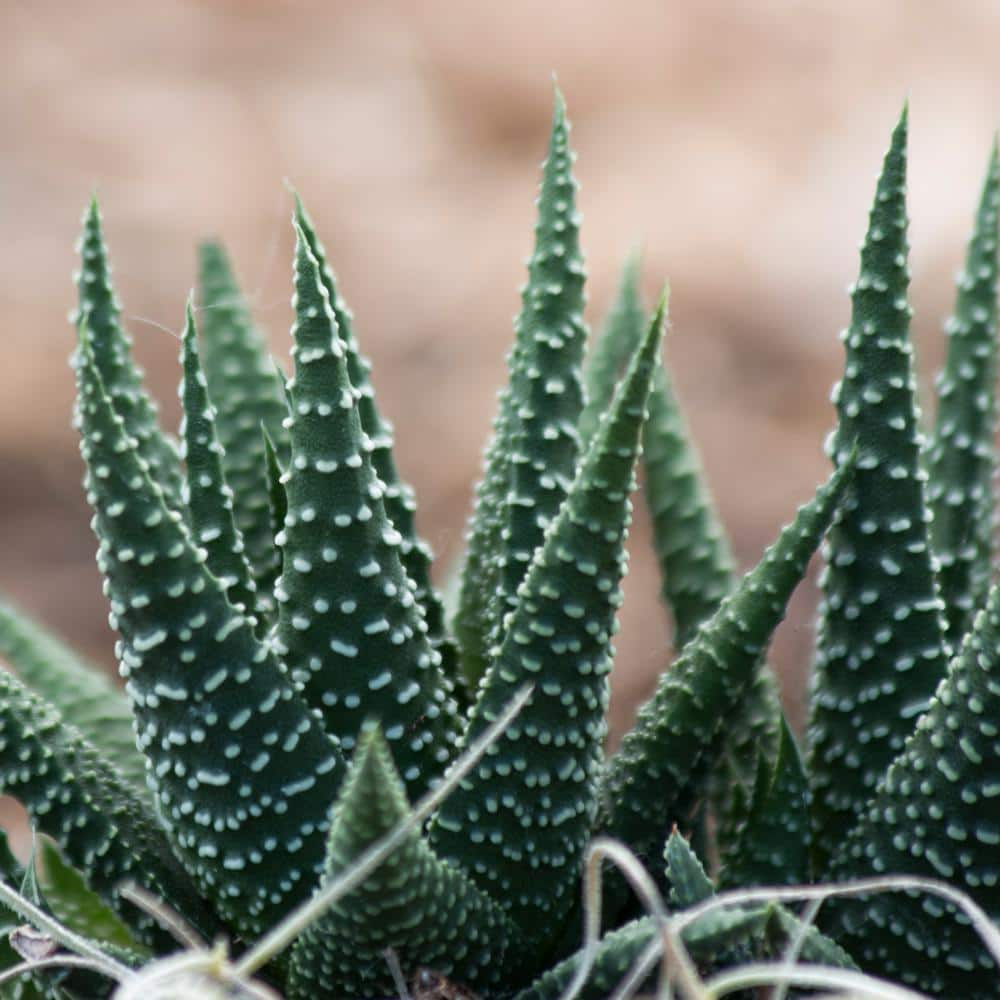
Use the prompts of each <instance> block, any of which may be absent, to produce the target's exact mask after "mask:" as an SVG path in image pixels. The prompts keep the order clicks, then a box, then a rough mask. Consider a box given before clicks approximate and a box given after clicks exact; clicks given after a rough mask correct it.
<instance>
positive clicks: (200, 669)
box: [74, 330, 343, 935]
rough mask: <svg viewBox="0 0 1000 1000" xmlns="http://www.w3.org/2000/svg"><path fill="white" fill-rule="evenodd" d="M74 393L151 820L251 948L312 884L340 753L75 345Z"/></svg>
mask: <svg viewBox="0 0 1000 1000" xmlns="http://www.w3.org/2000/svg"><path fill="white" fill-rule="evenodd" d="M77 386H78V393H79V396H78V405H77V414H78V423H79V426H80V429H81V432H82V438H81V445H80V450H81V452H82V454H83V457H84V460H85V462H86V465H87V481H86V485H87V491H88V497H89V499H90V501H91V504H92V506H93V507H94V510H95V514H96V516H95V518H94V522H93V524H94V529H95V532H96V534H97V537H98V540H99V542H100V545H99V548H98V566H99V567H100V569H101V572H102V573H103V574H104V577H105V580H106V584H107V593H108V596H109V598H110V601H111V621H112V625H113V626H114V627H116V628H117V629H118V631H119V633H120V635H121V643H120V646H119V656H120V659H121V671H122V676H123V677H125V678H126V691H127V692H128V695H129V698H130V699H131V702H132V707H133V711H134V713H135V716H136V721H137V727H138V729H137V731H138V742H139V746H140V748H141V749H142V751H143V752H144V753H145V754H146V757H147V759H148V760H149V762H150V765H151V769H150V772H149V780H150V785H151V788H152V790H153V793H154V795H155V797H156V801H157V805H158V808H159V814H160V817H161V818H162V821H163V823H164V824H165V826H166V828H167V830H168V833H169V835H170V838H171V842H172V845H173V847H174V850H175V851H176V852H177V855H178V856H179V857H180V858H181V859H182V860H183V862H184V865H185V867H186V868H187V869H188V871H190V872H191V873H192V875H193V876H194V878H195V880H196V882H197V884H198V886H199V888H200V889H201V891H202V892H204V893H205V895H206V896H207V897H208V898H209V899H210V900H211V901H212V902H213V903H214V905H215V906H216V908H217V909H218V911H219V913H220V914H222V915H223V917H225V919H227V920H228V921H230V922H231V923H232V924H233V925H234V926H235V927H236V928H237V929H238V930H239V931H241V932H242V933H243V934H246V935H257V934H259V933H260V932H261V931H263V930H264V929H265V928H268V927H270V926H272V925H273V924H274V923H275V921H276V920H277V919H278V918H279V917H280V916H281V915H283V914H284V913H285V912H286V911H287V910H288V909H289V908H290V907H292V906H294V905H295V904H296V903H297V902H299V901H300V900H302V899H303V898H305V896H307V895H308V893H309V892H310V891H311V889H312V887H313V886H314V885H315V881H316V878H317V876H318V874H319V871H320V869H321V867H322V861H323V840H324V833H325V831H326V828H327V823H328V818H327V807H328V804H329V802H330V801H331V799H332V798H333V794H334V791H335V789H336V787H337V785H338V783H339V780H340V778H341V776H342V773H343V772H342V766H343V765H342V760H341V757H340V753H339V751H338V748H337V746H336V744H335V743H334V742H333V741H332V740H331V739H330V737H328V736H327V734H326V733H325V732H324V731H323V727H322V725H321V724H320V723H319V722H318V720H317V718H316V717H315V716H314V714H313V713H312V712H311V711H310V710H309V708H308V707H307V706H306V704H305V703H304V702H303V701H302V700H301V698H300V697H299V695H298V694H297V692H296V690H295V688H294V687H293V685H292V682H291V680H290V678H289V677H288V676H287V674H286V672H285V670H284V668H283V667H282V666H281V665H280V664H279V663H278V662H277V661H276V660H275V658H274V656H273V654H272V653H271V651H270V650H269V648H268V647H267V646H264V645H262V644H261V643H259V642H258V641H257V640H256V638H255V637H254V635H253V632H252V630H251V628H250V626H249V625H248V624H247V622H246V620H245V619H244V618H243V617H242V616H241V615H240V614H239V613H238V612H237V611H235V610H234V609H233V608H232V606H231V605H230V604H229V601H228V600H227V599H226V595H225V592H224V590H223V589H222V586H221V584H220V583H219V581H218V580H217V579H216V578H215V577H214V576H212V574H211V573H209V571H208V570H207V569H206V567H205V565H204V561H203V557H202V556H201V555H200V554H199V551H198V549H197V548H196V547H195V545H194V543H193V542H192V540H191V537H190V534H189V533H188V530H187V528H186V526H185V525H184V524H183V522H182V521H181V520H180V515H178V514H176V513H174V512H172V511H170V510H169V509H168V508H167V507H166V505H165V503H164V499H163V495H162V493H161V491H160V490H159V488H158V487H157V486H156V485H155V484H154V483H153V482H152V480H151V479H150V478H149V475H148V473H147V471H146V463H145V462H144V461H143V460H142V458H141V456H140V455H139V454H138V453H137V451H136V448H135V444H134V440H133V439H132V438H130V437H129V436H128V435H127V434H126V432H125V428H124V426H123V424H122V421H121V418H120V417H118V415H117V414H116V413H115V411H114V410H113V409H112V407H111V404H110V401H109V399H108V397H107V394H106V393H105V391H104V386H103V383H102V381H101V377H100V373H99V372H98V370H97V365H96V362H95V360H94V355H93V350H92V346H91V343H90V339H89V336H88V335H87V333H86V330H85V331H84V336H83V338H82V342H81V347H80V350H79V352H78V358H77ZM74 861H75V859H74Z"/></svg>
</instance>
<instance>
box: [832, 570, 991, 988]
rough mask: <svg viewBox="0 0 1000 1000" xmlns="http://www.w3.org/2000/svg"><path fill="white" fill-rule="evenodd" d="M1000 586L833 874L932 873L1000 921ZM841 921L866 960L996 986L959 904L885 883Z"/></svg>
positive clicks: (924, 984)
mask: <svg viewBox="0 0 1000 1000" xmlns="http://www.w3.org/2000/svg"><path fill="white" fill-rule="evenodd" d="M998 720H1000V586H994V587H993V589H992V591H991V592H990V595H989V600H988V602H987V605H986V608H985V609H984V610H983V611H981V612H980V613H979V614H978V615H977V617H976V623H975V626H974V628H973V630H972V632H971V633H970V635H969V636H968V638H967V639H966V641H965V643H964V644H963V645H962V649H961V652H960V653H959V654H958V656H956V657H955V659H953V660H952V662H951V664H950V666H949V668H948V672H947V675H946V676H945V678H944V680H943V681H942V682H941V684H940V686H939V687H938V689H937V692H936V693H935V695H934V698H933V700H932V701H931V705H930V708H929V709H928V711H927V712H926V713H925V714H924V715H922V716H921V718H920V720H919V722H918V723H917V726H916V730H915V732H914V733H913V734H912V735H911V736H910V738H909V739H908V740H907V742H906V745H905V747H904V749H903V751H902V753H900V754H899V756H898V757H897V758H896V759H895V760H894V761H893V762H892V764H891V765H890V767H889V768H888V770H887V771H886V773H885V775H884V776H883V777H882V780H881V781H880V782H879V785H878V788H877V789H876V792H875V796H874V798H873V799H872V800H871V801H870V802H869V803H868V805H866V806H865V808H864V810H863V811H862V813H861V816H860V818H859V820H858V822H857V824H856V826H855V827H854V829H853V830H852V831H851V832H850V835H849V836H846V837H845V836H844V835H843V833H842V832H840V831H838V832H839V833H840V836H838V838H837V842H838V851H837V854H836V855H835V857H834V862H833V869H832V870H833V873H834V875H835V876H837V877H838V878H842V877H845V876H864V875H882V874H886V875H889V874H891V875H900V874H903V875H906V874H913V875H926V876H930V877H932V878H938V879H944V880H945V881H946V882H949V883H951V884H952V885H954V886H955V887H957V888H959V889H963V890H964V891H965V892H967V893H969V895H971V896H972V897H973V899H975V900H976V902H978V903H979V905H980V906H982V907H983V909H984V910H986V912H987V913H988V914H989V915H990V917H991V918H992V919H993V920H994V921H996V922H1000V852H998V847H1000V740H998V733H1000V726H998ZM831 912H832V913H833V917H834V919H833V921H832V924H831V927H832V929H833V931H834V935H835V936H836V937H837V939H838V940H841V941H842V942H843V943H844V944H845V945H846V946H847V947H848V948H849V949H850V950H851V951H852V952H853V953H854V954H855V955H857V957H858V958H859V960H860V961H861V964H862V965H863V966H864V967H865V968H870V969H872V970H875V971H878V972H879V973H881V974H884V975H887V976H890V977H893V978H897V979H899V980H901V981H902V982H904V983H907V984H908V985H912V986H916V987H917V988H919V989H921V990H924V991H926V992H928V993H931V994H933V995H935V996H945V997H963V998H966V997H968V998H969V1000H977V998H981V1000H986V998H987V997H989V998H993V997H995V996H996V985H997V983H998V982H1000V969H997V967H996V965H995V964H994V963H993V962H992V961H991V960H990V957H989V955H988V954H987V952H986V950H985V948H984V946H983V944H982V942H981V941H980V939H979V937H978V935H977V934H976V933H975V932H974V931H973V930H972V929H971V928H970V927H969V925H968V920H967V918H965V917H964V916H961V915H958V914H956V913H955V911H954V909H953V907H951V905H950V904H947V903H945V902H943V901H942V900H941V899H939V898H936V897H931V896H926V895H923V894H920V895H904V894H902V893H882V894H878V895H873V896H871V897H869V898H866V899H864V900H863V901H858V902H847V901H844V902H842V903H838V904H837V906H836V908H835V909H833V910H831Z"/></svg>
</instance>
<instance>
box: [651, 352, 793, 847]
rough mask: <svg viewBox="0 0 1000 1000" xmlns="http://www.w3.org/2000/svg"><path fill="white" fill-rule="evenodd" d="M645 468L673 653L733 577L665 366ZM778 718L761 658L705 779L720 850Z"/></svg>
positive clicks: (773, 743)
mask: <svg viewBox="0 0 1000 1000" xmlns="http://www.w3.org/2000/svg"><path fill="white" fill-rule="evenodd" d="M643 466H644V468H645V471H646V502H647V504H648V506H649V510H650V514H651V516H652V521H653V547H654V548H655V550H656V555H657V560H658V562H659V566H660V593H661V596H662V597H663V601H664V603H665V604H666V606H667V607H668V608H669V609H670V611H671V614H672V615H673V625H674V648H675V649H676V650H678V651H680V650H683V649H684V647H685V646H686V645H687V644H688V642H690V641H691V640H692V639H693V638H694V636H695V635H696V633H697V631H698V629H699V628H700V627H701V626H702V624H703V623H704V622H706V621H707V620H708V619H709V618H711V616H712V615H713V614H715V612H716V610H717V609H718V607H719V605H720V604H721V603H722V599H723V598H724V597H725V596H726V594H728V593H730V591H732V589H733V587H734V586H735V585H736V575H735V566H734V562H733V557H732V553H731V552H730V550H729V542H728V540H727V538H726V533H725V530H724V528H723V527H722V522H721V520H720V519H719V516H718V513H717V511H716V509H715V504H714V503H713V501H712V497H711V494H710V493H709V490H708V486H707V483H706V478H705V474H704V472H703V470H702V465H701V460H700V459H699V457H698V453H697V450H696V449H695V447H694V444H693V443H692V440H691V435H690V432H689V431H688V427H687V421H686V420H685V419H684V414H683V412H682V410H681V407H680V404H679V402H678V400H677V396H676V394H675V393H674V389H673V385H672V384H671V381H670V377H669V375H668V374H667V371H666V369H665V368H664V367H663V366H662V365H661V366H660V367H659V368H658V369H657V371H656V374H655V376H654V380H653V390H652V392H651V393H650V397H649V420H648V421H647V423H646V428H645V431H644V432H643ZM780 719H781V704H780V701H779V698H778V688H777V684H776V682H775V679H774V675H773V673H772V671H771V668H770V667H769V666H768V664H767V661H766V660H765V658H764V657H761V658H760V661H759V662H758V664H757V666H756V668H755V671H754V677H753V681H752V683H751V685H750V687H749V689H748V690H747V691H746V693H745V696H744V697H743V699H742V701H741V702H740V705H739V708H738V710H737V712H736V714H735V715H734V716H733V717H732V718H731V719H730V720H729V723H728V725H727V727H726V740H725V744H724V746H723V747H722V753H721V758H720V760H719V763H718V766H717V767H716V768H715V769H714V771H713V772H712V774H711V775H710V778H709V788H708V790H707V803H710V804H711V807H712V810H711V811H712V812H713V813H714V816H715V819H716V828H717V838H718V841H719V843H720V845H721V846H722V848H723V849H726V848H727V847H729V846H731V845H732V841H733V839H734V838H735V837H736V836H737V831H738V829H739V825H740V818H739V816H738V813H739V809H738V806H737V800H738V799H739V797H740V796H741V795H743V794H749V792H750V790H751V788H752V785H753V761H754V760H756V758H757V754H758V753H761V752H763V753H765V754H767V755H771V754H773V753H774V751H775V750H776V748H777V745H778V730H779V723H780Z"/></svg>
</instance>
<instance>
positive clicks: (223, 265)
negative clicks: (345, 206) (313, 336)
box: [199, 243, 287, 602]
mask: <svg viewBox="0 0 1000 1000" xmlns="http://www.w3.org/2000/svg"><path fill="white" fill-rule="evenodd" d="M199 270H200V276H199V284H200V289H199V304H200V307H201V309H200V312H201V337H202V343H203V347H204V352H203V358H204V367H205V377H206V379H207V381H208V394H209V397H210V398H211V400H212V404H213V405H214V406H215V409H216V430H217V433H218V436H219V442H220V443H221V445H222V447H223V448H224V449H225V457H224V459H223V468H224V469H225V473H226V481H227V482H228V483H229V485H230V487H231V488H232V490H233V504H234V507H233V513H234V516H235V519H236V527H237V528H239V530H240V533H241V534H242V536H243V541H244V543H245V544H246V552H247V558H248V560H249V562H250V565H251V567H252V568H253V571H254V574H255V577H256V578H257V579H258V580H259V579H261V578H262V577H267V575H268V573H269V572H271V573H272V579H273V571H274V566H275V563H276V560H277V553H276V551H275V547H274V544H273V536H272V534H271V523H270V515H269V511H268V505H267V495H268V494H267V478H266V475H265V464H264V462H265V457H264V444H263V441H262V440H261V436H260V426H261V424H263V425H264V426H265V427H266V428H267V431H268V433H269V434H270V435H271V437H272V439H273V440H274V441H275V442H276V443H277V445H278V450H279V453H280V454H284V451H285V450H286V440H287V437H286V435H285V432H284V430H283V429H282V426H281V422H282V420H284V418H285V416H286V413H287V410H286V408H285V401H284V396H283V393H282V390H281V382H280V380H279V378H278V375H277V373H276V372H275V369H274V366H273V364H272V363H271V359H270V357H269V355H268V352H267V342H266V341H265V339H264V336H263V334H262V333H261V332H260V331H259V330H257V329H256V328H255V327H254V324H253V320H252V318H251V316H250V310H249V308H248V307H247V304H246V300H245V299H244V297H243V293H242V292H241V291H240V288H239V285H238V284H237V281H236V278H235V277H234V275H233V272H232V268H231V267H230V264H229V259H228V257H227V256H226V252H225V250H224V249H223V248H222V246H220V245H219V244H218V243H204V244H202V246H201V247H200V248H199ZM270 594H271V591H270V589H267V590H264V589H263V588H262V589H261V591H260V596H261V598H262V599H263V600H264V601H266V602H269V601H270Z"/></svg>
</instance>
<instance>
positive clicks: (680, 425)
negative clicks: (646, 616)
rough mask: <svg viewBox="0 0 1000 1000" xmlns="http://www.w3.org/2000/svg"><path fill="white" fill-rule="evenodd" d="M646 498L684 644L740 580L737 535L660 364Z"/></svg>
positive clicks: (678, 640) (648, 438)
mask: <svg viewBox="0 0 1000 1000" xmlns="http://www.w3.org/2000/svg"><path fill="white" fill-rule="evenodd" d="M642 441H643V466H644V467H645V469H646V500H647V502H648V504H649V509H650V513H651V515H652V519H653V545H654V547H655V549H656V555H657V558H658V560H659V564H660V578H661V584H662V588H663V589H662V594H663V600H664V602H665V603H666V605H667V607H669V608H670V610H671V612H672V613H673V617H674V647H675V648H676V649H678V650H680V649H683V648H684V647H685V646H686V645H687V644H688V642H689V641H690V640H691V639H692V638H693V637H694V635H695V633H696V632H697V631H698V628H699V627H700V626H701V625H702V623H703V622H705V621H707V620H708V619H709V618H710V617H711V616H712V615H713V614H715V612H716V610H717V609H718V607H719V605H720V604H721V603H722V599H723V598H724V597H725V596H726V594H728V593H729V592H730V590H732V588H733V585H734V582H735V581H734V563H733V557H732V553H731V552H730V551H729V543H728V541H727V539H726V536H725V532H724V530H723V528H722V525H721V523H720V521H719V516H718V514H717V513H716V510H715V505H714V503H713V502H712V499H711V497H710V496H709V493H708V489H707V487H706V485H705V475H704V473H703V472H702V468H701V461H700V459H699V458H698V455H697V452H696V451H695V449H694V447H693V445H692V443H691V436H690V433H689V431H688V428H687V422H686V421H685V419H684V416H683V414H682V412H681V408H680V406H679V405H678V402H677V398H676V396H675V394H674V390H673V386H672V385H671V384H670V379H669V377H668V376H667V373H666V370H665V369H664V368H663V366H662V365H660V366H659V367H658V368H657V371H656V375H655V377H654V382H653V391H652V392H651V393H650V397H649V421H648V422H647V424H646V430H645V432H644V433H643V438H642Z"/></svg>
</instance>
